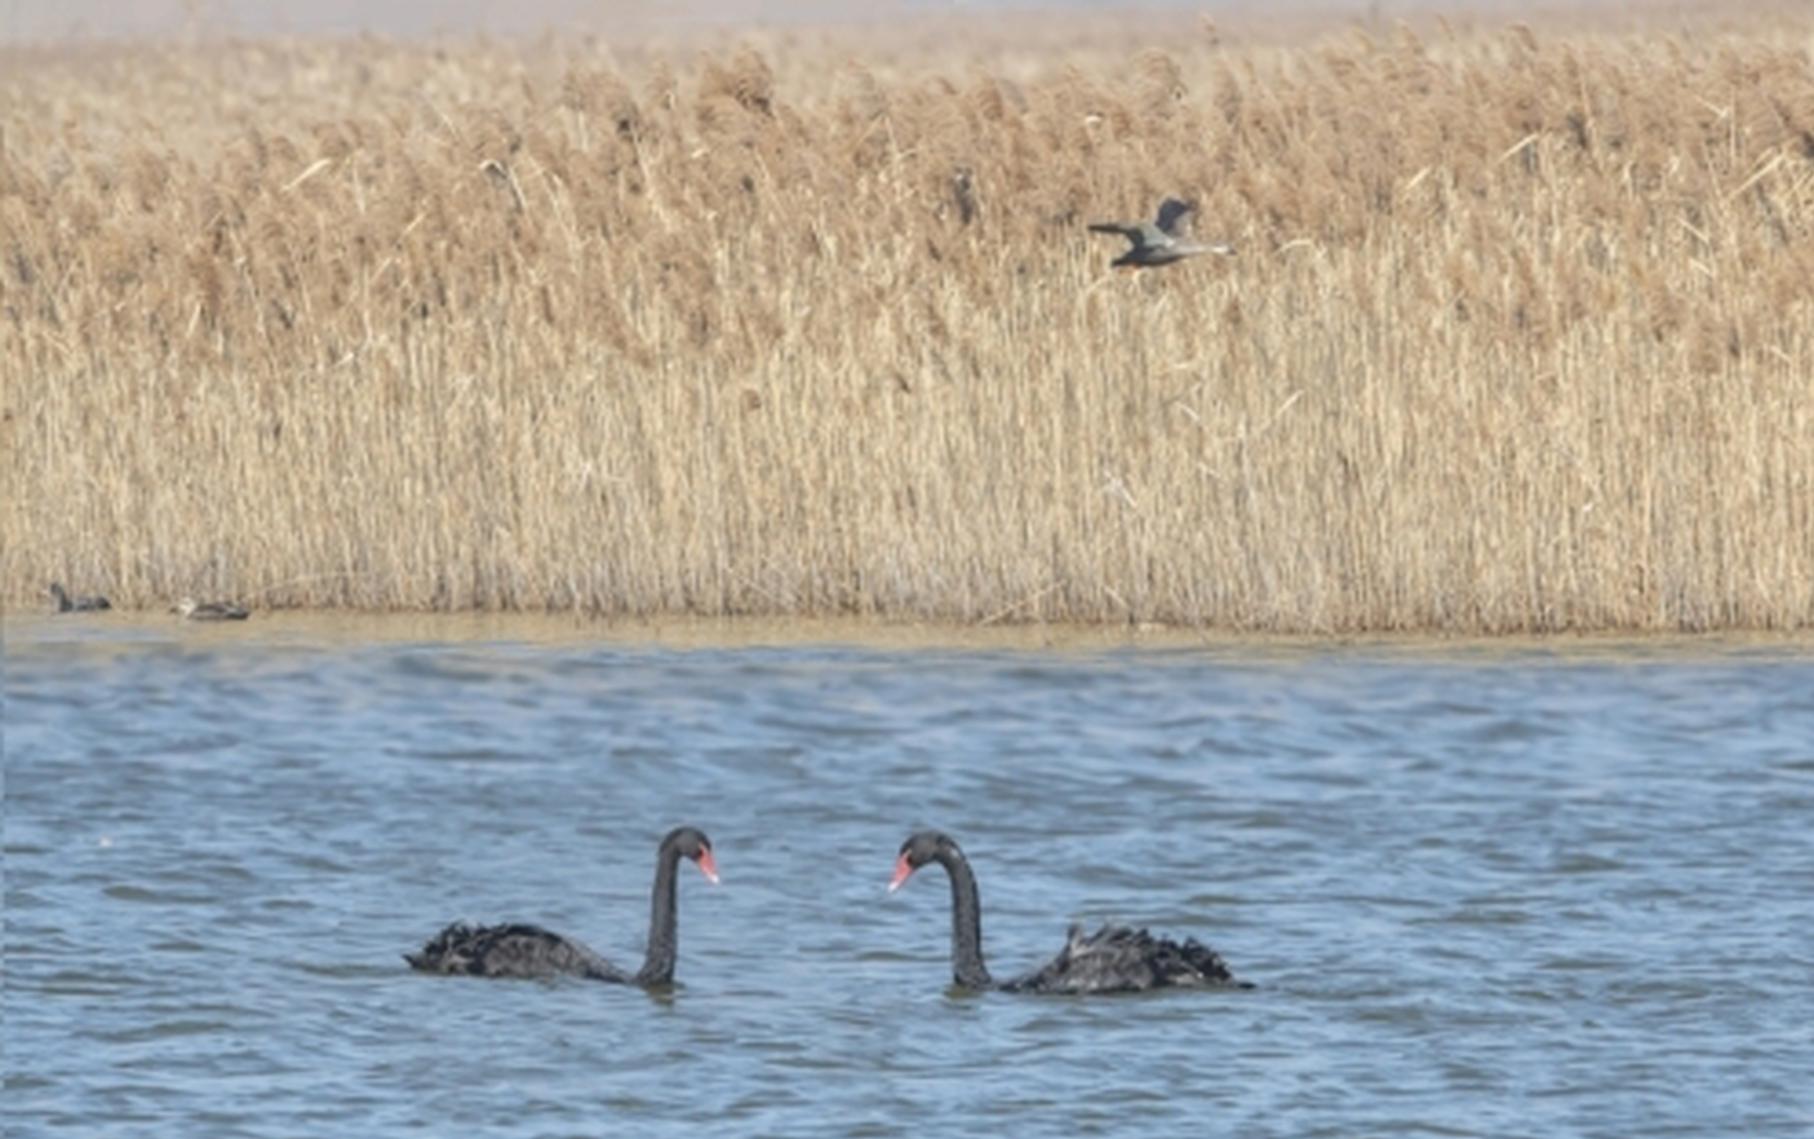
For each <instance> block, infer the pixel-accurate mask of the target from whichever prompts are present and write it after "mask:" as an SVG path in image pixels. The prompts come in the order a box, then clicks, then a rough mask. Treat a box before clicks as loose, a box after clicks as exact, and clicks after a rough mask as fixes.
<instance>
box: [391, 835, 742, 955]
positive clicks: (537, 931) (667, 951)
mask: <svg viewBox="0 0 1814 1139" xmlns="http://www.w3.org/2000/svg"><path fill="white" fill-rule="evenodd" d="M682 858H690V859H692V860H693V861H694V862H696V863H698V864H699V872H700V873H701V874H704V875H705V876H706V878H707V880H709V881H711V882H713V883H716V882H717V881H718V864H717V863H716V862H715V861H713V859H712V840H711V839H709V838H707V837H705V834H704V832H702V831H699V830H696V829H694V828H693V827H676V828H674V829H673V830H671V831H669V832H668V835H667V837H666V838H664V839H662V840H661V846H660V847H659V848H657V850H656V853H655V886H654V888H653V889H652V890H651V891H650V914H649V948H648V952H647V954H646V955H645V956H644V957H643V963H642V968H641V969H638V970H637V971H636V972H634V973H626V972H624V971H623V970H622V969H619V968H618V967H617V966H615V965H613V964H611V963H610V962H609V961H606V960H605V959H604V958H603V957H600V956H599V955H598V954H597V953H594V952H593V951H592V950H590V949H588V948H586V947H585V946H584V945H582V944H580V943H579V942H577V941H574V940H573V939H572V938H570V937H562V936H561V935H560V934H558V933H551V932H549V931H548V930H545V929H543V928H541V927H540V926H534V925H522V924H510V925H482V926H470V925H467V924H466V923H464V922H455V923H454V924H452V925H450V926H448V927H447V928H446V929H444V930H442V931H441V932H440V933H439V934H437V935H436V936H435V938H434V940H432V941H430V942H429V943H428V944H426V945H424V946H423V947H422V951H421V952H419V953H405V954H404V955H403V959H404V960H405V961H407V962H409V965H410V968H412V969H420V970H422V971H423V972H424V973H464V974H469V975H471V976H475V977H538V978H547V977H556V976H562V975H566V976H576V977H585V978H587V979H588V980H593V981H611V982H614V983H616V984H620V985H641V986H643V987H644V988H651V987H655V986H660V985H668V984H672V983H673V981H674V951H675V947H676V944H677V934H676V930H675V920H674V871H675V869H676V868H677V867H678V866H679V865H680V860H681V859H682Z"/></svg>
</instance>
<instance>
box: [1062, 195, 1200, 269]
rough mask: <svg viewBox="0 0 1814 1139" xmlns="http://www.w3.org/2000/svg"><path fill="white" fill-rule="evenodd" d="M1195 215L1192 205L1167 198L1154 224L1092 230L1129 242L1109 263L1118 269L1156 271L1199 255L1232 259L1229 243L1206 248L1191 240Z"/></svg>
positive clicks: (1101, 224)
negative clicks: (1192, 217) (1125, 248)
mask: <svg viewBox="0 0 1814 1139" xmlns="http://www.w3.org/2000/svg"><path fill="white" fill-rule="evenodd" d="M1196 211H1197V207H1196V204H1195V203H1193V202H1186V201H1183V200H1182V199H1179V198H1167V199H1165V200H1164V201H1163V202H1160V203H1159V213H1158V216H1157V217H1155V218H1154V219H1153V220H1152V221H1142V222H1132V223H1122V222H1112V221H1103V222H1095V223H1093V224H1091V226H1090V229H1091V230H1092V231H1093V232H1095V233H1118V234H1120V235H1121V236H1122V237H1125V238H1127V240H1128V249H1127V252H1126V253H1123V254H1122V255H1121V256H1119V257H1117V258H1115V260H1113V261H1111V262H1110V263H1109V264H1110V265H1111V266H1112V267H1114V268H1116V269H1153V268H1157V267H1158V266H1160V265H1170V264H1171V263H1172V262H1174V261H1182V260H1184V259H1185V258H1186V257H1195V256H1196V255H1197V254H1199V253H1220V254H1222V255H1223V256H1230V255H1232V254H1233V253H1234V251H1235V247H1234V246H1232V245H1229V244H1227V243H1226V242H1221V241H1215V242H1210V243H1208V244H1204V243H1202V242H1197V241H1192V240H1191V234H1190V215H1191V214H1193V213H1195V212H1196Z"/></svg>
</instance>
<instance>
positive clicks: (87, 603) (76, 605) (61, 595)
mask: <svg viewBox="0 0 1814 1139" xmlns="http://www.w3.org/2000/svg"><path fill="white" fill-rule="evenodd" d="M50 599H51V600H52V601H54V602H56V603H57V612H59V613H93V612H96V611H97V610H101V609H112V608H113V602H111V601H109V600H107V599H106V598H105V597H102V596H101V595H100V594H95V595H94V596H92V597H81V596H77V597H71V596H70V595H69V594H68V593H66V592H64V590H63V585H62V583H61V582H55V581H53V582H51V583H50Z"/></svg>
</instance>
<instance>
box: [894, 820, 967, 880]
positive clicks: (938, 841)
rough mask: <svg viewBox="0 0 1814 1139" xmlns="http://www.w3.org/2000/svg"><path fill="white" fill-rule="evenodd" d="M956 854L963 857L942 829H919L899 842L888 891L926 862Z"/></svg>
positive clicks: (955, 844)
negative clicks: (899, 846)
mask: <svg viewBox="0 0 1814 1139" xmlns="http://www.w3.org/2000/svg"><path fill="white" fill-rule="evenodd" d="M951 854H956V855H957V856H958V857H959V858H962V857H963V852H962V851H960V850H958V848H957V843H956V842H955V841H954V840H953V839H952V837H951V836H950V835H948V834H946V833H944V832H943V831H921V832H919V833H918V834H916V835H913V836H911V837H909V838H908V839H907V841H906V842H904V843H902V844H901V853H900V855H899V857H897V858H896V859H895V860H894V878H893V880H891V881H890V882H889V883H888V892H889V893H891V894H892V893H893V892H894V891H896V890H898V889H900V888H901V886H902V885H903V884H905V883H906V881H907V879H909V878H911V877H913V872H914V871H915V870H918V869H919V868H920V867H922V866H924V865H926V864H927V863H928V862H937V861H939V860H940V859H941V858H943V857H949V856H950V855H951Z"/></svg>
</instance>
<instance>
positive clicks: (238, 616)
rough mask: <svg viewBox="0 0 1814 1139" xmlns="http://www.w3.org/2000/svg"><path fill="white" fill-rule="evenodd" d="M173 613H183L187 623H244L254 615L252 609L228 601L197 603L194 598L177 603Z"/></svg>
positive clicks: (186, 598) (187, 598)
mask: <svg viewBox="0 0 1814 1139" xmlns="http://www.w3.org/2000/svg"><path fill="white" fill-rule="evenodd" d="M172 612H176V613H181V614H182V615H183V619H184V620H186V621H244V620H245V619H246V618H247V617H250V616H251V615H252V611H251V610H250V609H247V608H245V607H244V606H241V605H234V604H232V603H231V602H228V601H197V600H196V599H195V598H193V597H185V598H183V599H182V600H181V601H179V602H177V603H176V608H175V609H174V610H173V611H172Z"/></svg>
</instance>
